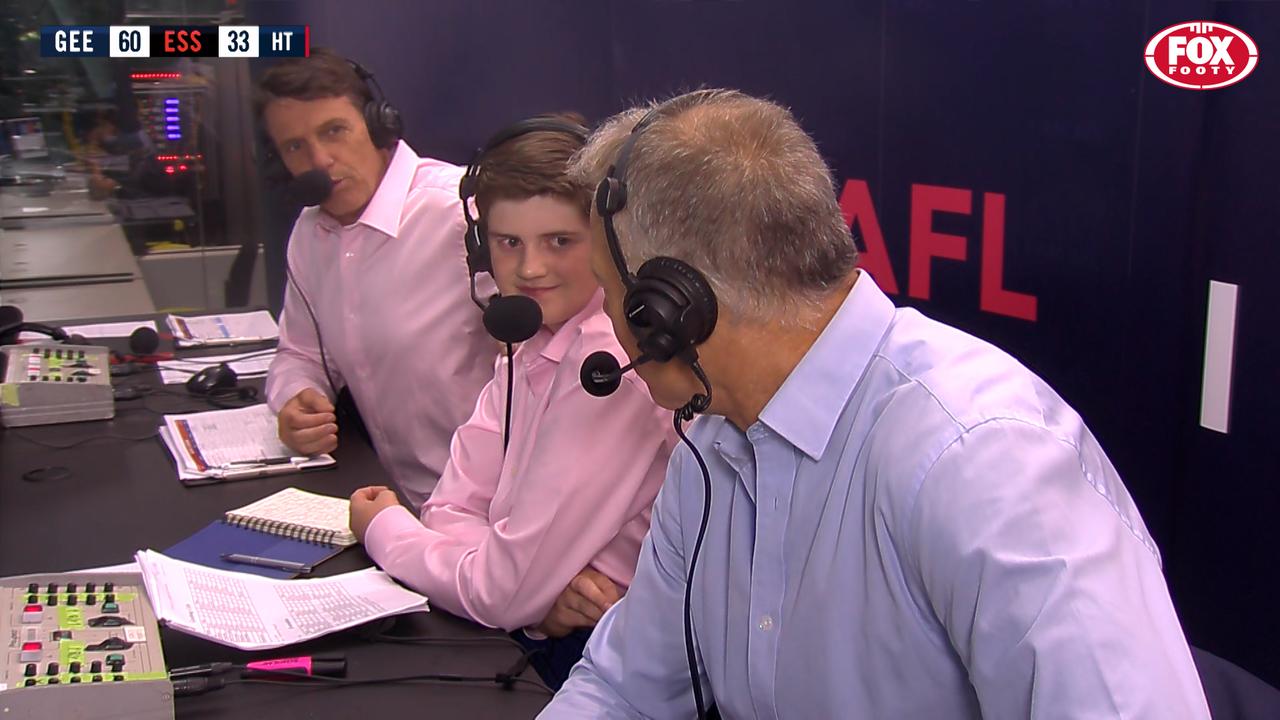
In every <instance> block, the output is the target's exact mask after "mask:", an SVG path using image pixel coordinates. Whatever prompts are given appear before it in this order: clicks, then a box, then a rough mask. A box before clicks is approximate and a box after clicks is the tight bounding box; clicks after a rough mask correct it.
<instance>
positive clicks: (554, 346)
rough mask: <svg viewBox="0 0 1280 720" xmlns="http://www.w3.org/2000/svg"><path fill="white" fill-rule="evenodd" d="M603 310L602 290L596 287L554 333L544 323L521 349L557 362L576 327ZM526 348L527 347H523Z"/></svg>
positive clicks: (561, 357) (572, 339)
mask: <svg viewBox="0 0 1280 720" xmlns="http://www.w3.org/2000/svg"><path fill="white" fill-rule="evenodd" d="M603 311H604V290H601V289H599V288H597V289H596V292H595V294H594V295H592V296H591V299H590V300H588V301H587V304H586V305H584V306H582V309H581V310H579V311H578V312H577V314H575V315H574V316H573V317H571V318H569V319H568V320H566V321H565V322H564V324H563V325H561V326H560V328H559V329H558V330H556V331H555V332H554V333H553V332H551V330H549V329H547V327H546V326H545V325H544V326H542V327H541V328H540V329H539V330H538V334H537V335H534V336H533V337H531V338H529V340H528V342H526V343H525V346H524V348H522V350H523V351H524V352H526V353H537V354H539V355H541V356H542V357H544V358H546V359H548V360H550V361H551V362H553V363H559V362H560V361H561V360H563V359H564V355H565V353H566V352H568V351H569V347H570V346H571V345H572V344H573V341H574V340H575V339H577V337H578V328H580V327H581V326H582V324H583V323H584V322H586V321H587V320H588V319H589V318H591V317H592V316H594V315H596V314H597V313H600V312H603ZM525 348H527V349H525Z"/></svg>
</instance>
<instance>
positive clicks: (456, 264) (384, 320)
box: [266, 142, 497, 507]
mask: <svg viewBox="0 0 1280 720" xmlns="http://www.w3.org/2000/svg"><path fill="white" fill-rule="evenodd" d="M461 175H462V169H461V168H458V167H456V166H454V165H450V164H448V163H444V162H440V161H438V160H431V159H428V158H420V157H418V156H417V155H416V154H415V153H414V152H413V149H412V148H410V147H409V146H408V145H407V144H405V143H404V142H401V143H400V144H399V146H398V147H397V148H396V151H395V153H394V154H393V155H392V158H391V162H390V164H389V166H388V167H387V172H386V174H385V175H384V176H383V178H382V182H381V183H380V184H379V185H378V189H377V191H376V192H375V193H374V195H373V198H372V200H370V202H369V206H368V207H367V208H365V211H364V213H363V214H361V216H360V219H359V220H357V221H356V222H355V223H353V224H351V225H348V226H346V227H343V226H342V225H340V224H339V223H338V221H337V220H335V219H334V218H333V217H332V216H330V215H329V214H327V213H324V212H322V211H321V210H320V209H319V208H314V207H313V208H307V209H306V210H304V211H303V212H302V214H301V215H299V216H298V221H297V222H296V223H294V226H293V233H292V235H291V236H290V238H289V251H288V258H289V264H290V266H291V267H292V269H293V280H291V281H290V282H289V285H288V289H287V291H286V292H285V302H284V311H283V312H282V313H281V315H280V346H279V352H278V353H277V354H276V358H275V360H274V361H273V362H272V363H271V369H270V372H269V373H268V375H267V384H266V393H267V400H268V402H269V403H270V405H271V409H272V410H275V411H276V412H279V411H280V408H281V407H282V406H284V404H285V403H286V402H288V401H289V399H290V398H292V397H293V396H294V395H296V394H297V393H298V392H299V391H301V390H302V389H303V388H308V387H310V388H315V389H317V390H319V391H320V392H322V393H324V394H325V395H328V396H330V399H332V395H333V392H332V390H331V389H330V387H329V383H328V382H327V381H326V380H325V378H324V370H323V368H322V367H321V364H320V350H319V344H318V343H317V341H316V331H315V327H314V326H313V325H312V322H311V317H310V316H309V315H308V313H307V308H306V307H305V306H304V305H303V301H302V297H301V296H300V295H299V293H298V290H299V288H298V287H296V286H295V285H294V280H296V281H297V283H298V285H301V290H302V292H303V293H304V294H305V295H306V297H307V299H308V300H310V301H311V307H312V309H313V310H315V314H316V319H317V320H318V321H319V324H320V334H321V338H322V339H323V341H324V349H325V355H326V357H327V359H328V362H329V370H330V373H331V374H332V376H333V382H334V384H335V385H336V386H337V387H338V388H341V387H342V386H343V385H346V386H347V387H349V388H350V389H351V394H352V396H353V397H354V398H355V401H356V404H357V405H358V406H359V408H360V415H361V417H362V418H363V419H364V421H365V425H366V426H367V427H368V429H369V434H370V436H371V437H372V439H373V444H374V447H375V448H377V451H378V458H379V459H380V460H381V461H382V464H383V466H384V467H386V469H387V472H388V473H390V475H391V477H392V478H393V479H394V480H395V482H396V484H398V485H399V487H400V489H401V491H402V492H403V493H404V495H405V496H406V497H407V498H408V500H409V501H410V502H411V503H412V504H413V506H414V507H419V506H421V505H422V503H423V502H424V501H425V500H426V498H427V496H428V495H429V494H430V493H431V491H432V489H433V488H434V487H435V485H436V481H437V479H438V478H439V477H440V474H441V473H442V472H443V471H444V467H445V464H446V463H447V462H448V459H449V439H450V438H451V437H452V436H453V432H454V430H456V429H457V428H458V426H459V425H461V424H462V423H463V422H465V421H466V419H467V414H468V413H470V412H471V410H472V408H474V407H475V402H476V397H477V396H478V395H479V393H480V389H481V388H482V387H484V384H485V382H487V381H488V379H489V378H490V377H491V372H492V368H493V359H494V356H495V354H496V353H497V344H496V343H495V342H494V341H493V340H492V339H491V338H490V337H489V336H488V334H487V333H486V332H485V330H484V327H483V326H482V325H481V322H480V320H481V317H480V311H479V310H478V309H477V308H476V306H475V305H474V304H472V302H471V300H470V294H469V287H468V276H467V266H466V251H465V249H464V248H463V244H462V231H463V221H462V208H461V206H460V204H459V200H458V180H459V178H460V177H461Z"/></svg>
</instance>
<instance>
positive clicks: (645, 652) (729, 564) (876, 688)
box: [542, 273, 1209, 720]
mask: <svg viewBox="0 0 1280 720" xmlns="http://www.w3.org/2000/svg"><path fill="white" fill-rule="evenodd" d="M766 351H767V350H765V349H761V352H766ZM691 439H692V440H693V442H694V443H695V444H696V445H697V447H698V448H699V451H700V452H701V453H702V455H703V457H704V458H705V459H706V462H707V465H708V467H709V469H710V472H711V485H712V503H711V516H710V521H709V524H708V527H707V536H706V540H705V541H704V544H703V548H702V555H701V557H700V558H699V560H698V567H697V574H696V577H695V579H694V583H693V585H694V587H693V626H694V632H695V638H696V644H697V650H698V660H699V667H700V671H701V674H702V680H703V684H704V688H709V691H710V694H711V695H712V696H714V699H715V702H716V703H717V705H718V706H719V708H720V711H721V713H722V714H723V716H724V717H726V718H760V719H765V718H768V719H772V718H929V719H933V718H976V717H985V718H1028V717H1036V718H1118V717H1123V718H1153V719H1155V718H1158V719H1159V720H1175V719H1177V718H1208V717H1209V710H1208V707H1207V705H1206V703H1205V699H1204V694H1203V691H1202V690H1201V687H1200V681H1199V678H1198V677H1197V675H1196V670H1195V667H1194V665H1193V664H1192V661H1191V654H1190V652H1189V650H1188V647H1187V643H1186V640H1185V639H1184V637H1183V634H1182V629H1181V626H1180V625H1179V623H1178V618H1177V616H1176V615H1175V613H1174V609H1173V606H1172V604H1171V602H1170V600H1169V593H1168V590H1167V588H1166V586H1165V581H1164V577H1163V576H1162V574H1161V571H1160V558H1159V554H1158V552H1157V550H1156V547H1155V544H1154V543H1153V542H1152V540H1151V536H1150V534H1149V533H1148V532H1147V528H1146V526H1145V525H1144V524H1143V522H1142V518H1141V517H1139V515H1138V511H1137V509H1136V508H1135V507H1134V505H1133V501H1132V500H1131V499H1130V497H1129V494H1128V492H1127V491H1126V490H1125V488H1124V485H1123V484H1122V483H1121V481H1120V478H1119V477H1118V475H1117V473H1116V470H1115V468H1114V467H1112V465H1111V463H1110V462H1109V461H1108V460H1107V457H1106V455H1105V454H1104V453H1103V452H1102V449H1101V448H1100V447H1099V446H1098V443H1097V441H1096V440H1095V439H1094V438H1093V435H1091V434H1090V433H1089V430H1088V429H1087V428H1086V427H1085V426H1084V423H1083V422H1082V421H1081V419H1080V416H1079V415H1077V414H1076V413H1075V411H1073V410H1072V409H1071V408H1070V407H1068V406H1067V404H1066V403H1065V402H1063V400H1062V399H1061V398H1060V397H1058V395H1057V394H1055V393H1054V392H1053V390H1052V389H1050V388H1049V387H1048V386H1047V385H1046V384H1045V383H1044V382H1043V381H1041V380H1040V379H1039V378H1037V377H1036V376H1035V375H1033V374H1032V373H1031V372H1030V371H1029V370H1027V369H1026V368H1025V367H1023V366H1022V365H1021V364H1019V363H1018V362H1017V361H1016V360H1014V359H1013V358H1011V357H1010V356H1008V355H1007V354H1005V353H1004V352H1002V351H1000V350H998V349H997V348H995V347H993V346H991V345H989V344H987V343H985V342H983V341H981V340H978V339H976V338H973V337H971V336H969V335H966V334H964V333H962V332H960V331H958V330H955V329H953V328H950V327H947V326H945V325H942V324H940V323H937V322H934V321H932V320H930V319H928V318H926V317H924V316H923V315H921V314H920V313H918V312H916V311H915V310H910V309H896V308H895V307H894V306H893V304H892V303H891V302H890V301H889V299H888V298H886V297H885V295H884V294H883V293H882V292H881V291H880V290H879V288H877V287H876V285H875V283H874V282H873V281H872V279H871V277H870V276H868V275H867V274H865V273H862V274H861V275H860V277H859V279H858V280H857V282H856V283H855V285H854V289H853V290H852V291H851V292H850V293H849V296H848V297H847V298H846V300H845V301H844V303H843V304H842V306H841V308H840V310H839V311H838V312H837V314H836V315H835V317H834V318H833V320H832V321H831V323H830V324H829V325H828V326H827V328H825V330H824V331H823V332H822V334H821V336H820V337H819V338H818V340H817V341H816V343H815V344H814V345H813V347H812V348H811V349H810V350H809V352H808V353H807V354H806V355H805V356H804V358H803V359H802V360H801V362H800V364H799V365H797V366H796V368H795V369H794V371H792V373H791V375H790V376H789V377H788V378H787V380H786V382H785V383H784V384H783V385H782V387H781V388H780V389H779V390H778V392H777V394H776V395H775V396H774V397H773V398H772V400H771V401H770V402H769V404H768V405H767V406H766V407H765V408H764V410H763V411H762V412H761V414H760V419H759V421H758V422H756V423H755V424H753V425H752V426H751V427H750V428H748V429H747V432H745V433H743V432H741V431H740V430H738V429H737V428H736V427H734V426H733V425H731V424H730V423H729V422H728V421H727V420H725V419H724V418H720V417H705V418H701V419H699V420H698V421H697V422H695V423H694V425H693V426H692V428H691ZM702 497H703V481H702V476H701V473H700V472H699V470H698V466H697V463H696V462H695V461H694V459H693V458H692V456H691V454H690V453H689V452H688V449H687V448H685V447H683V446H681V447H680V448H679V450H678V451H677V452H676V454H675V455H673V456H672V460H671V465H670V467H669V469H668V474H667V480H666V483H665V484H664V486H663V489H662V491H661V493H660V495H659V497H658V500H657V503H656V505H655V507H654V512H653V521H652V526H651V528H650V532H649V537H648V538H647V539H646V540H645V544H644V547H643V549H642V551H641V555H640V563H639V567H638V568H637V571H636V577H635V581H634V582H633V584H632V585H631V589H630V590H629V591H628V592H627V595H626V597H625V599H624V600H622V601H621V602H619V603H618V604H617V605H615V606H614V607H613V608H612V609H611V610H610V611H609V612H608V613H606V614H605V616H604V618H603V619H602V620H601V621H600V624H599V626H598V627H597V629H596V631H595V633H594V635H593V637H592V639H591V642H590V644H589V645H588V648H587V651H586V654H585V656H584V659H583V661H582V662H580V663H579V664H578V665H577V667H576V668H575V669H574V671H573V674H572V676H571V677H570V679H569V681H568V683H567V684H566V685H565V687H564V689H563V690H562V691H561V692H560V693H559V694H558V695H557V696H556V697H555V699H554V700H553V701H552V703H551V704H550V705H549V706H548V707H547V708H546V710H545V711H544V712H543V714H542V717H545V718H596V717H653V718H679V717H690V716H692V715H693V714H694V710H693V707H694V706H693V693H692V690H691V688H690V687H689V672H688V668H687V664H686V660H685V649H684V633H683V598H684V591H685V575H686V572H687V568H688V561H689V559H690V556H691V554H692V551H693V543H694V541H695V539H696V537H697V532H698V525H699V521H700V519H701V513H702Z"/></svg>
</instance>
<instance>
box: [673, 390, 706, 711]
mask: <svg viewBox="0 0 1280 720" xmlns="http://www.w3.org/2000/svg"><path fill="white" fill-rule="evenodd" d="M695 367H697V366H696V365H695ZM699 378H700V379H702V380H703V384H704V385H706V386H707V393H708V397H710V392H711V388H710V383H708V382H707V381H706V380H705V378H704V376H702V375H701V373H699ZM692 417H693V410H692V408H691V407H690V406H689V405H686V406H685V407H682V408H680V409H679V410H677V411H676V412H675V414H674V415H673V416H672V422H671V424H672V425H673V426H674V427H675V430H676V435H679V436H680V440H681V441H683V442H684V444H685V445H686V446H687V447H688V448H689V450H690V452H692V453H693V457H694V459H695V460H697V461H698V468H699V469H700V470H702V524H701V526H700V527H699V528H698V539H697V541H695V542H694V544H693V557H691V558H690V559H689V576H688V578H687V579H686V581H685V586H684V650H685V656H686V659H687V660H688V662H689V680H690V682H691V683H692V684H693V702H694V705H696V706H697V710H698V720H706V717H707V706H706V700H705V699H704V698H703V697H702V682H701V681H700V680H699V678H698V657H697V653H696V652H695V649H694V644H693V572H694V570H695V569H696V568H697V567H698V554H699V553H701V552H702V539H703V537H705V536H706V534H707V521H708V520H709V519H710V517H711V473H710V471H708V470H707V463H706V462H705V461H704V460H703V459H702V453H700V452H698V448H697V447H695V446H694V444H693V443H692V442H691V441H690V440H689V436H688V435H685V433H684V428H682V427H681V423H682V421H683V420H688V419H691V418H692Z"/></svg>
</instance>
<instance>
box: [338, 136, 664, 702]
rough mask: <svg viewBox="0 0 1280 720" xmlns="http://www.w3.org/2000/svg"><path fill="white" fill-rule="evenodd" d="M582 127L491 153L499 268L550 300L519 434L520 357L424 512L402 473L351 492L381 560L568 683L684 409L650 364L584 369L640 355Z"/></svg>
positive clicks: (490, 204)
mask: <svg viewBox="0 0 1280 720" xmlns="http://www.w3.org/2000/svg"><path fill="white" fill-rule="evenodd" d="M559 122H563V120H560V121H559ZM525 127H528V126H525ZM572 127H573V126H569V127H568V128H560V129H555V128H556V126H555V125H554V124H553V125H552V126H551V129H545V130H530V131H527V132H524V133H522V134H519V135H517V136H515V137H509V133H508V134H506V135H504V134H501V133H500V134H499V135H498V136H496V137H497V138H503V137H507V139H506V140H498V141H496V145H495V141H491V144H490V146H489V149H487V150H486V151H485V152H484V154H483V159H482V161H478V162H477V164H478V166H479V168H480V170H479V175H478V181H477V190H476V201H477V202H476V204H477V207H478V210H479V213H480V217H481V219H482V220H483V221H484V224H485V226H486V227H487V233H486V234H487V237H486V247H487V248H488V253H489V255H490V257H491V265H492V271H493V276H494V279H495V280H496V281H497V285H498V288H499V290H500V291H501V292H502V294H503V295H516V294H518V295H524V296H526V297H530V298H533V299H534V300H536V301H537V303H538V306H539V307H540V308H541V312H542V321H543V326H542V328H541V329H540V330H539V331H538V333H537V334H536V335H534V337H533V338H531V339H530V340H528V341H527V342H525V343H524V344H522V345H521V346H520V349H519V350H518V351H517V352H516V353H515V355H514V358H513V360H512V362H513V364H514V367H513V377H514V382H513V384H512V385H511V389H512V392H511V394H510V397H511V398H512V400H511V402H512V407H511V421H510V433H509V435H507V437H509V446H508V447H507V448H506V450H505V451H504V449H503V439H504V435H506V428H505V425H506V422H505V417H506V412H507V398H508V392H507V377H508V375H507V368H506V360H505V359H504V360H501V361H499V363H498V368H497V372H496V373H495V375H494V377H493V380H492V381H491V382H490V383H489V384H488V385H487V386H486V387H485V389H484V391H483V392H482V393H481V395H480V400H479V402H478V403H477V404H476V408H475V412H474V413H473V414H472V416H471V419H470V420H468V421H467V422H466V424H465V425H463V426H462V427H460V428H458V431H457V433H456V434H455V435H454V437H453V443H452V447H451V457H450V461H449V465H448V467H446V468H445V472H444V475H443V476H442V477H441V478H440V486H439V487H438V488H437V489H436V492H435V494H433V495H432V496H431V499H430V500H428V501H427V504H426V505H425V506H423V508H422V513H421V519H420V520H419V518H417V517H414V516H413V514H411V513H410V512H409V511H407V510H405V509H404V508H403V507H402V506H400V505H399V503H397V502H396V498H395V495H394V494H393V493H391V491H390V490H388V489H386V488H380V487H370V488H363V489H361V490H357V491H356V493H355V494H354V495H353V496H352V498H351V529H352V531H353V532H354V533H355V534H356V536H357V537H359V538H360V539H361V540H362V541H363V542H364V544H365V549H366V551H367V552H368V553H369V556H370V557H372V558H373V559H374V561H376V562H377V563H378V564H379V565H380V566H381V567H382V568H383V569H384V570H386V571H387V572H388V573H389V574H391V575H392V576H394V577H396V578H397V579H399V580H401V581H402V582H404V583H406V584H407V585H409V586H411V587H413V588H415V589H417V590H419V591H421V592H423V593H424V594H426V595H427V597H428V598H429V599H430V600H431V602H432V604H433V605H434V606H435V607H437V608H442V609H444V610H448V611H449V612H452V613H455V614H458V615H462V616H464V617H469V618H472V619H474V620H475V621H477V622H479V623H482V624H484V625H489V626H492V627H501V628H504V629H506V630H513V631H518V632H516V633H514V635H515V637H516V638H517V639H518V640H520V641H521V642H523V643H525V644H526V646H529V647H537V648H539V649H542V650H545V651H546V654H544V655H538V656H535V657H534V658H533V662H534V666H535V668H537V669H538V671H539V673H540V674H542V676H543V678H544V679H545V680H546V681H547V682H548V684H550V685H551V686H552V687H559V684H560V683H561V682H563V679H564V678H565V677H567V675H568V671H569V669H570V668H571V667H572V666H573V663H574V662H576V661H577V659H578V658H580V657H581V654H582V646H583V645H584V644H585V641H586V638H587V637H589V631H587V630H582V629H581V628H587V629H589V628H590V627H592V626H594V624H595V621H596V620H597V619H599V617H600V613H601V612H602V611H603V610H604V609H605V608H606V607H607V605H608V604H609V603H610V601H616V600H617V599H618V597H619V594H620V591H621V589H625V588H626V587H627V586H628V585H630V583H631V578H632V576H633V575H634V573H635V566H636V560H637V558H638V556H639V552H640V543H641V540H642V539H643V538H644V536H645V533H646V532H647V531H648V529H649V509H650V506H651V505H652V504H653V500H654V498H655V496H656V495H657V492H658V488H659V486H661V484H662V479H663V477H664V475H665V472H666V466H667V460H668V459H669V457H670V454H671V451H672V449H673V447H674V442H675V434H674V432H673V430H672V426H671V413H670V412H669V411H665V410H663V409H661V408H659V407H658V406H657V405H655V404H654V402H653V400H652V399H651V398H650V396H649V393H648V392H647V390H646V389H645V385H644V383H643V382H640V381H638V380H637V379H636V376H635V375H628V376H626V377H625V378H624V379H623V381H622V387H621V388H620V389H619V390H618V391H617V392H616V393H615V394H614V395H612V396H610V397H608V398H598V397H592V396H590V395H588V394H587V392H586V391H585V390H584V389H583V387H582V384H581V381H580V380H579V369H580V368H581V366H582V363H583V361H584V359H585V358H586V357H587V356H588V355H591V354H592V353H595V352H598V351H605V352H609V353H611V354H613V355H614V356H615V357H617V358H623V357H625V355H624V353H623V350H622V348H621V346H619V345H618V341H617V340H616V339H615V337H614V334H613V329H612V326H611V325H610V323H609V318H608V316H607V315H605V313H604V310H603V307H602V303H603V294H602V292H601V290H600V287H599V284H598V283H597V281H596V279H595V276H594V275H593V274H592V272H591V243H590V230H589V227H588V221H587V208H588V202H589V192H588V191H587V189H586V188H585V187H583V186H581V185H579V184H577V183H574V182H572V181H570V180H569V179H568V178H567V177H566V176H565V167H566V165H567V163H568V160H569V157H570V156H571V155H572V154H573V152H574V151H575V150H577V149H578V148H579V147H581V145H582V143H583V141H584V139H585V137H586V131H585V129H581V128H579V130H580V132H577V133H575V132H573V131H572V129H571V128H572ZM522 629H524V630H523V631H521V630H522ZM574 630H577V632H573V631H574ZM544 635H551V636H553V637H555V636H560V639H558V640H553V641H545V640H544Z"/></svg>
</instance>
